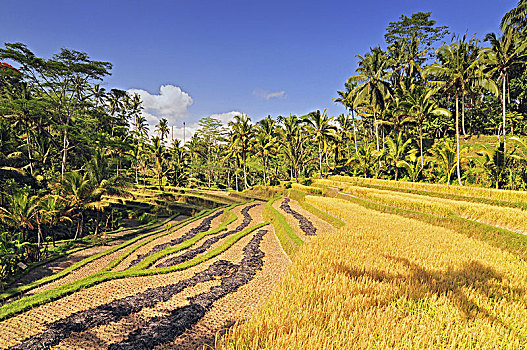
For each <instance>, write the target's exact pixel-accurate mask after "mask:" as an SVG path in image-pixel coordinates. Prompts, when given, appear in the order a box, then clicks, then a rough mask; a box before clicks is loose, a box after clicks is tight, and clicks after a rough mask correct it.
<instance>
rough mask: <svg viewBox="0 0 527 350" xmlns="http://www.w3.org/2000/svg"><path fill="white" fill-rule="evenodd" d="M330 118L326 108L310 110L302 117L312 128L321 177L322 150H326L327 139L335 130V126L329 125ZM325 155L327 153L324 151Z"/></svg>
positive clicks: (331, 118)
mask: <svg viewBox="0 0 527 350" xmlns="http://www.w3.org/2000/svg"><path fill="white" fill-rule="evenodd" d="M331 120H333V117H328V115H327V113H326V110H325V109H324V111H323V112H322V113H320V110H317V111H316V112H311V113H309V114H308V115H306V116H305V117H304V120H303V121H304V122H305V123H306V124H307V125H309V126H311V127H312V128H313V136H314V140H315V141H316V142H317V144H318V165H319V175H320V177H321V178H322V152H323V151H324V152H325V153H326V152H327V140H328V139H329V138H330V137H331V136H332V134H333V133H334V132H335V130H336V128H335V127H334V126H333V125H331V124H330V123H331ZM322 145H324V150H322ZM326 157H327V153H326Z"/></svg>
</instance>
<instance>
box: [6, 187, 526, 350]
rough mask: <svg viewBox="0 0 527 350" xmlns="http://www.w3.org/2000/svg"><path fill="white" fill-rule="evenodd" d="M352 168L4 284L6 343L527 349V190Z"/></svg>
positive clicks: (226, 349) (232, 349) (229, 349)
mask: <svg viewBox="0 0 527 350" xmlns="http://www.w3.org/2000/svg"><path fill="white" fill-rule="evenodd" d="M355 180H356V179H355V178H338V177H332V178H330V179H328V180H315V181H314V184H313V185H312V186H304V185H299V184H295V183H293V184H292V185H291V189H288V190H286V191H284V192H282V193H281V195H277V196H274V197H273V198H272V199H269V200H268V201H267V203H265V201H264V200H251V201H248V202H247V201H246V200H247V198H246V199H245V200H244V201H241V199H240V200H239V201H238V199H236V198H234V199H233V198H230V197H232V196H229V195H228V194H227V193H223V192H216V191H214V192H211V193H210V194H209V193H208V195H210V198H213V199H212V200H211V201H214V200H216V199H218V203H219V204H221V208H214V209H209V210H203V211H202V212H200V213H198V214H197V215H195V216H193V217H186V218H185V219H184V220H182V221H177V220H174V221H170V220H169V221H167V222H166V223H164V224H160V225H158V226H156V227H151V228H149V227H146V228H144V229H141V230H138V232H137V237H135V238H132V239H130V240H129V241H124V242H123V243H122V244H120V245H116V246H114V247H113V248H111V249H109V250H108V251H106V252H101V253H99V254H98V255H94V256H92V257H90V258H88V259H85V260H82V261H80V262H78V263H77V264H76V265H72V266H71V267H70V268H67V269H65V270H63V271H62V272H60V273H58V274H56V275H52V276H48V277H44V278H42V279H41V280H36V281H35V282H33V283H32V284H29V285H27V286H23V287H22V288H21V289H19V290H14V291H13V293H14V292H15V291H17V293H16V294H12V295H13V296H16V297H15V298H10V297H9V295H8V294H9V293H7V294H6V292H4V293H0V302H2V303H3V305H0V349H10V350H15V349H47V348H52V349H125V348H126V349H132V348H133V349H136V348H137V349H161V348H163V349H164V348H166V349H201V350H202V349H211V348H212V347H215V348H216V349H218V350H237V349H527V322H526V320H527V259H526V257H527V238H526V237H525V236H524V235H522V234H518V233H514V232H510V231H507V230H498V229H496V227H497V226H499V227H506V228H508V229H509V230H514V231H516V232H527V215H525V211H524V210H522V209H521V206H515V205H508V204H507V203H505V202H504V201H506V200H507V201H509V200H510V201H520V200H523V199H522V198H523V196H524V194H520V193H510V194H507V195H504V194H502V192H499V191H498V192H493V191H489V192H488V193H487V194H486V192H485V190H483V189H473V188H463V190H465V192H462V191H461V190H458V189H452V187H450V188H449V187H446V188H442V187H438V188H441V190H434V191H435V192H433V193H432V190H431V188H429V187H427V186H429V185H426V184H408V183H400V184H401V186H402V187H401V188H397V187H396V186H398V185H399V183H394V182H390V183H389V184H386V183H383V182H382V180H364V182H359V181H355ZM361 180H362V179H361ZM372 184H373V185H372ZM404 186H414V187H415V189H416V190H415V191H403V190H401V189H404ZM409 188H410V187H409ZM281 190H283V187H277V188H269V189H268V190H267V189H266V191H267V192H266V193H272V194H274V193H278V192H279V191H281ZM438 191H453V192H448V193H447V192H445V193H446V194H449V193H450V194H452V193H454V194H456V196H457V197H452V196H436V195H435V194H437V193H439V192H438ZM456 191H457V192H456ZM262 193H263V192H262ZM427 193H428V194H429V195H427ZM462 193H464V194H462ZM503 193H505V192H503ZM498 194H500V195H501V197H497V196H498ZM152 196H154V197H155V196H156V194H153V195H152ZM222 196H226V198H227V196H229V200H230V201H234V202H235V203H233V204H230V205H227V204H228V203H227V204H226V202H227V201H223V200H221V198H222ZM288 196H289V198H284V197H288ZM470 196H472V198H468V197H470ZM476 196H479V197H476ZM485 196H487V197H485ZM492 196H493V197H492ZM490 197H492V198H491V199H492V201H489V202H486V201H477V200H473V199H490ZM464 198H466V200H465V199H464ZM498 198H499V200H498ZM506 198H508V199H506ZM511 203H512V202H511ZM515 203H517V202H515ZM381 211H388V212H390V213H384V212H381ZM408 213H410V214H408ZM475 220H476V221H479V222H483V223H487V224H488V225H483V224H480V223H476V222H475ZM493 226H495V227H493ZM470 230H474V231H470ZM476 231H477V232H476ZM489 232H490V233H489ZM487 233H488V234H487ZM17 295H18V296H17ZM18 297H20V299H17V298H18ZM233 323H234V325H233V326H231V325H232V324H233Z"/></svg>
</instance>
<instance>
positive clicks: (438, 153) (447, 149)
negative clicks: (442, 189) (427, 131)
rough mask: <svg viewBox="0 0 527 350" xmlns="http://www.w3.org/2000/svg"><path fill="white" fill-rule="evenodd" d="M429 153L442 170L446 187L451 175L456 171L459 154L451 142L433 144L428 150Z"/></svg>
mask: <svg viewBox="0 0 527 350" xmlns="http://www.w3.org/2000/svg"><path fill="white" fill-rule="evenodd" d="M430 153H431V154H432V156H433V157H434V160H435V162H436V163H437V164H439V166H440V167H441V169H442V170H443V173H444V174H445V177H446V183H447V185H450V179H451V178H452V173H453V172H454V170H455V169H456V166H457V164H458V160H459V153H458V151H457V150H456V146H455V145H453V144H452V143H451V142H448V141H443V142H440V143H436V144H434V146H433V147H432V148H431V149H430Z"/></svg>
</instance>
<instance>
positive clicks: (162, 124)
mask: <svg viewBox="0 0 527 350" xmlns="http://www.w3.org/2000/svg"><path fill="white" fill-rule="evenodd" d="M156 132H157V134H158V135H159V137H160V138H161V142H164V140H165V137H166V136H168V133H169V130H168V120H166V119H165V118H161V120H159V122H158V123H157V125H156Z"/></svg>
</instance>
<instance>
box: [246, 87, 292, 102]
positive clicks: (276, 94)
mask: <svg viewBox="0 0 527 350" xmlns="http://www.w3.org/2000/svg"><path fill="white" fill-rule="evenodd" d="M253 95H254V96H258V97H262V98H264V99H266V100H270V99H272V98H285V97H286V96H287V95H286V94H285V91H283V90H282V91H276V92H270V91H267V90H262V89H256V90H254V91H253Z"/></svg>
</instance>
